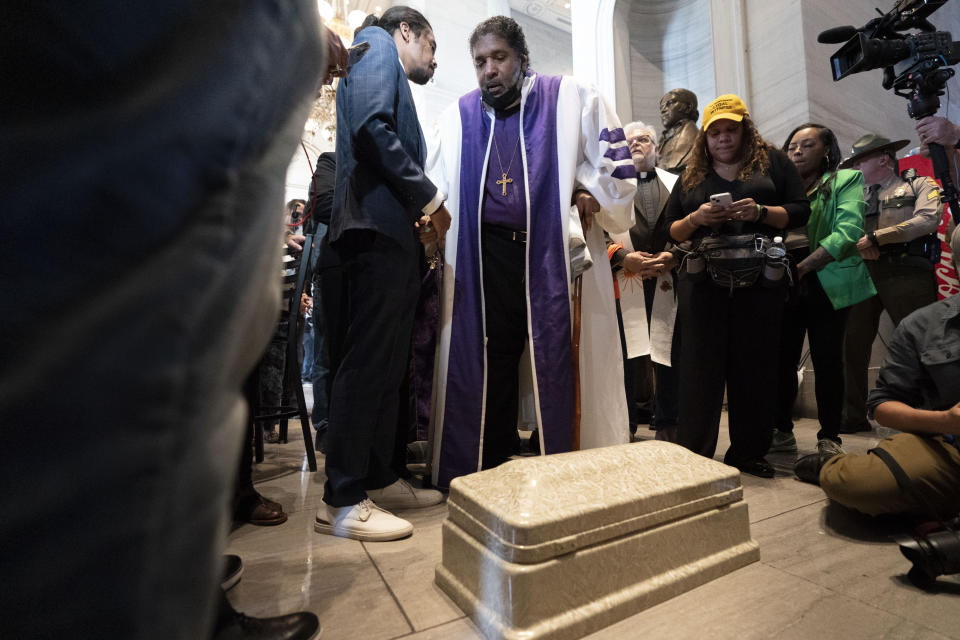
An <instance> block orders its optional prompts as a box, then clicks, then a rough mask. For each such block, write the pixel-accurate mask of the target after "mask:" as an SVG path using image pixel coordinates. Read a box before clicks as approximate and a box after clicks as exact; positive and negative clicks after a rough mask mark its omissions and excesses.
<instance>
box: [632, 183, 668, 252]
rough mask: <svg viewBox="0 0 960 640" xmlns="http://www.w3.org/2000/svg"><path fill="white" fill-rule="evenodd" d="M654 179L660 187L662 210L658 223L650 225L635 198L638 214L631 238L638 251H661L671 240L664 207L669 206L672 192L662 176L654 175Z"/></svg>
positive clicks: (636, 213)
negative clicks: (668, 202) (661, 178)
mask: <svg viewBox="0 0 960 640" xmlns="http://www.w3.org/2000/svg"><path fill="white" fill-rule="evenodd" d="M654 180H656V182H657V185H658V186H659V187H660V211H658V212H657V213H658V216H657V221H656V224H654V225H653V226H652V227H651V226H650V224H649V223H648V222H647V219H646V217H644V215H643V213H642V212H641V211H640V210H639V209H638V208H637V205H636V200H634V205H633V210H634V214H635V215H636V223H635V224H634V225H633V228H632V229H630V240H631V241H632V242H633V248H634V249H636V250H637V251H647V252H649V253H660V252H661V251H663V250H664V249H665V248H666V246H667V243H668V242H670V225H668V224H667V217H666V216H665V215H663V211H664V209H666V208H667V200H669V199H670V192H669V191H668V190H667V187H666V185H664V184H663V182H662V181H661V180H660V176H656V177H654Z"/></svg>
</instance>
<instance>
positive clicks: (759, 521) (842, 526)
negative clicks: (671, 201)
mask: <svg viewBox="0 0 960 640" xmlns="http://www.w3.org/2000/svg"><path fill="white" fill-rule="evenodd" d="M725 419H726V416H724V425H723V426H722V428H721V446H720V454H718V458H720V457H721V456H722V452H723V451H724V450H725V447H726V445H727V442H728V440H727V439H726V435H725V433H724V431H725V430H726V425H725ZM299 433H300V429H299V425H298V424H296V423H292V424H291V428H290V435H291V440H290V442H289V443H288V444H285V445H267V451H266V459H265V460H264V462H263V463H261V464H259V465H256V467H255V471H254V474H255V478H256V481H257V486H258V489H259V490H260V491H261V492H262V493H263V494H264V495H266V496H268V497H270V498H272V499H274V500H277V501H279V502H280V503H282V504H283V506H284V509H285V510H286V511H287V513H288V514H289V515H290V519H289V520H288V521H287V522H286V523H285V524H283V525H280V526H277V527H254V526H251V525H245V526H243V527H240V528H238V529H236V530H235V531H233V532H232V534H231V535H230V541H229V549H228V551H229V552H231V553H236V554H238V555H240V556H241V557H242V558H243V561H244V565H245V572H244V575H243V579H242V580H241V581H240V583H239V584H238V585H237V586H236V587H235V588H234V589H232V590H231V591H230V593H229V597H230V600H231V601H232V602H233V604H234V605H235V606H236V607H237V608H238V609H239V610H240V611H243V612H244V613H246V614H248V615H253V616H269V615H276V614H279V613H286V612H291V611H297V610H309V611H313V612H314V613H316V614H317V615H318V616H319V617H320V620H321V623H322V624H323V627H324V631H323V634H322V635H321V638H325V639H331V640H332V639H336V638H355V639H358V640H378V639H384V640H386V639H390V638H409V639H411V640H412V639H417V640H428V639H429V640H461V639H462V640H468V639H480V638H481V637H482V636H481V635H480V634H479V632H478V631H477V629H476V627H475V626H474V625H473V624H472V623H471V622H470V620H469V619H467V618H465V617H464V615H463V613H462V612H461V611H460V610H459V609H458V608H457V607H456V606H455V605H454V604H453V602H451V600H450V599H449V598H447V597H446V596H445V595H444V594H443V593H442V592H441V591H440V590H439V589H438V588H437V587H436V586H435V585H434V583H433V572H434V568H435V566H436V565H437V564H438V563H439V562H440V523H441V521H442V520H443V519H444V517H445V516H446V506H445V505H444V504H440V505H437V506H436V507H431V508H429V509H425V510H422V511H419V512H418V511H411V512H405V513H404V512H401V513H400V515H402V516H403V517H405V518H407V519H409V520H410V521H411V522H412V523H413V525H414V527H415V532H414V534H413V536H412V537H410V538H407V539H406V540H399V541H395V542H379V543H362V542H357V541H354V540H345V539H341V538H333V537H330V536H325V535H320V534H317V533H314V531H313V520H314V515H315V512H316V509H317V507H318V505H320V503H321V498H322V495H323V472H322V469H323V462H322V457H321V459H320V468H321V471H320V472H319V473H315V474H314V473H310V472H309V471H308V470H307V468H306V461H305V456H304V453H303V443H302V441H301V440H300V439H299V437H297V436H299ZM796 433H797V439H798V442H799V446H800V450H801V453H804V452H811V451H813V450H814V449H815V445H816V425H815V421H813V420H801V421H800V422H799V423H798V425H797V430H796ZM638 435H639V436H640V437H641V438H652V436H653V432H652V431H648V430H646V429H645V428H643V427H641V430H640V432H639V433H638ZM881 435H882V434H880V433H878V432H877V431H874V432H873V433H863V434H858V435H853V436H844V446H845V448H846V449H847V450H848V451H850V452H863V451H866V450H867V449H868V448H870V447H871V446H873V445H874V444H875V443H876V442H877V440H878V438H879V437H880V436H881ZM293 438H296V439H293ZM769 460H770V461H771V462H773V463H774V464H775V465H776V467H777V477H776V478H774V479H772V480H769V479H760V478H754V477H752V476H743V485H744V499H745V500H746V502H747V503H748V505H749V510H750V522H751V530H752V535H753V537H754V539H755V540H756V541H757V542H758V543H759V545H760V553H761V560H760V562H758V563H755V564H752V565H750V566H748V567H745V568H743V569H740V570H739V571H736V572H734V573H731V574H729V575H727V576H725V577H723V578H720V579H718V580H715V581H713V582H710V583H708V584H706V585H703V586H701V587H699V588H697V589H695V590H693V591H690V592H687V593H686V594H683V595H681V596H679V597H677V598H674V599H672V600H669V601H667V602H664V603H662V604H660V605H657V606H655V607H653V608H651V609H647V610H646V611H641V612H639V613H637V614H636V615H634V616H632V617H630V618H627V619H625V620H623V621H621V622H619V623H617V624H615V625H613V626H610V627H607V628H605V629H603V630H601V631H598V632H597V633H595V634H593V635H591V636H589V637H590V638H594V639H631V638H644V639H649V638H653V639H656V638H670V639H671V640H676V639H678V638H730V639H737V640H743V639H748V638H757V639H760V638H790V639H792V638H796V639H797V640H816V639H820V638H842V639H843V640H859V639H861V638H862V639H865V640H866V639H871V640H872V639H876V638H911V639H923V640H934V639H942V638H958V639H960V576H952V577H948V578H941V579H940V582H939V589H938V591H937V592H935V593H927V592H924V591H921V590H919V589H917V588H915V587H914V586H912V585H911V584H910V583H909V582H908V581H907V579H906V575H905V574H906V571H907V569H909V563H908V562H907V561H906V560H905V559H904V558H903V557H902V556H901V555H900V553H899V551H898V549H897V547H896V544H894V543H893V541H892V536H893V535H896V534H898V533H899V532H900V529H899V528H898V526H899V525H897V523H894V522H883V521H873V520H870V519H867V518H862V517H859V516H857V515H855V514H852V513H850V512H848V511H846V510H844V509H843V508H841V507H838V506H836V505H830V504H829V503H828V501H827V500H826V499H825V498H824V496H823V493H822V492H821V491H820V489H819V488H818V487H815V486H812V485H806V484H803V483H801V482H799V481H797V480H795V479H794V478H793V476H792V473H791V471H790V469H791V467H792V462H793V457H792V456H787V455H772V456H770V457H769ZM543 596H544V597H550V594H549V593H544V594H543Z"/></svg>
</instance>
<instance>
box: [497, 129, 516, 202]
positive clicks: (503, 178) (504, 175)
mask: <svg viewBox="0 0 960 640" xmlns="http://www.w3.org/2000/svg"><path fill="white" fill-rule="evenodd" d="M504 126H506V125H504ZM493 147H494V149H496V151H497V164H499V165H500V176H501V177H500V179H499V180H497V184H498V185H500V186H501V187H502V188H503V191H501V192H500V195H502V196H506V195H507V184H509V183H512V182H513V178H509V177H507V176H508V174H509V173H510V167H512V166H513V161H514V159H515V158H516V157H517V149H519V148H520V135H519V134H517V144H516V146H514V147H513V155H511V156H510V164H508V165H507V170H506V171H504V170H503V161H502V160H501V159H500V145H498V144H497V134H496V132H494V134H493Z"/></svg>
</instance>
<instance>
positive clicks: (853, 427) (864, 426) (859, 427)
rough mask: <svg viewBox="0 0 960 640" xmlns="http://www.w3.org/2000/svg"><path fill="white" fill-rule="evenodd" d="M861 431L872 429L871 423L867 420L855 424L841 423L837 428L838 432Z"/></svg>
mask: <svg viewBox="0 0 960 640" xmlns="http://www.w3.org/2000/svg"><path fill="white" fill-rule="evenodd" d="M861 431H873V425H872V424H870V423H869V422H859V423H856V424H848V423H846V422H845V423H843V424H841V425H840V428H839V429H837V432H838V433H860V432H861Z"/></svg>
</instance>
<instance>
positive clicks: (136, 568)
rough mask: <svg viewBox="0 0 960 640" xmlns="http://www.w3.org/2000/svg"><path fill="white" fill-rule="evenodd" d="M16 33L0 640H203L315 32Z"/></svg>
mask: <svg viewBox="0 0 960 640" xmlns="http://www.w3.org/2000/svg"><path fill="white" fill-rule="evenodd" d="M5 9H6V11H5V20H4V21H3V23H2V24H0V61H2V62H0V71H2V73H3V77H4V83H5V88H4V94H5V97H4V99H3V100H2V104H0V114H2V117H0V165H2V166H3V171H2V173H0V210H2V211H3V215H2V216H0V238H2V246H3V251H2V253H0V291H2V292H3V294H2V295H3V308H4V313H3V314H2V315H0V389H2V392H0V425H2V428H3V440H4V443H5V446H6V447H8V451H9V452H10V455H8V457H7V461H6V463H5V464H4V465H3V467H2V470H0V484H2V486H3V487H4V490H5V494H6V495H5V498H4V512H3V518H2V519H0V549H2V551H0V575H3V579H4V588H3V589H2V590H0V610H2V611H3V612H4V616H3V618H2V621H0V637H4V638H47V637H97V638H127V639H131V638H136V639H143V638H158V639H160V638H162V639H164V640H171V639H178V638H184V639H191V640H194V639H197V638H204V637H206V636H207V635H208V634H209V630H210V624H211V622H212V610H213V604H214V602H215V600H214V598H215V596H216V589H217V583H218V581H219V580H218V577H219V572H220V566H219V565H220V562H221V556H220V551H221V547H222V546H223V542H224V537H223V536H224V533H225V531H226V524H227V515H228V513H227V504H228V499H229V497H230V496H231V494H232V483H233V479H234V476H235V471H236V468H235V465H236V460H237V455H238V452H239V449H238V446H239V445H240V440H241V434H242V433H243V422H244V419H245V413H246V408H245V405H244V403H243V400H242V397H241V394H240V388H241V383H242V381H243V379H244V378H245V377H246V376H247V374H248V372H249V371H250V369H251V368H252V367H253V365H254V363H255V362H256V360H257V358H258V357H259V355H260V353H261V352H262V350H263V348H264V346H265V345H266V342H267V339H268V337H269V335H270V332H271V330H272V329H273V325H274V323H275V320H276V311H277V304H278V301H279V291H278V283H277V282H276V281H275V279H274V276H275V273H276V268H275V267H276V265H277V264H279V259H280V256H279V249H280V247H279V243H278V242H272V241H268V240H267V239H270V238H276V237H278V235H279V234H280V224H281V221H280V219H279V218H278V217H277V216H276V215H275V211H276V207H277V205H278V203H279V202H281V198H282V197H283V176H284V174H285V171H286V168H287V164H288V162H289V160H290V156H291V154H292V153H293V150H294V145H295V143H296V140H297V138H298V136H299V134H300V131H301V129H302V126H303V122H304V120H305V117H306V109H307V101H308V98H309V95H310V94H311V92H312V90H313V89H314V83H315V79H316V78H317V77H318V76H319V71H320V64H321V58H322V54H321V50H320V47H319V44H320V38H319V37H318V26H317V20H316V8H315V7H314V4H313V3H312V2H306V1H301V2H295V1H292V0H289V1H280V0H278V1H275V2H270V3H252V2H242V3H231V5H230V6H229V7H228V6H225V5H222V4H216V3H194V2H188V1H186V0H172V1H171V2H167V3H164V4H162V5H158V4H156V3H145V2H140V1H129V2H118V1H114V2H109V1H105V2H97V3H95V6H91V5H90V4H89V3H82V4H71V3H48V2H29V3H28V2H13V3H7V5H6V6H5ZM41 230H42V231H41Z"/></svg>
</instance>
